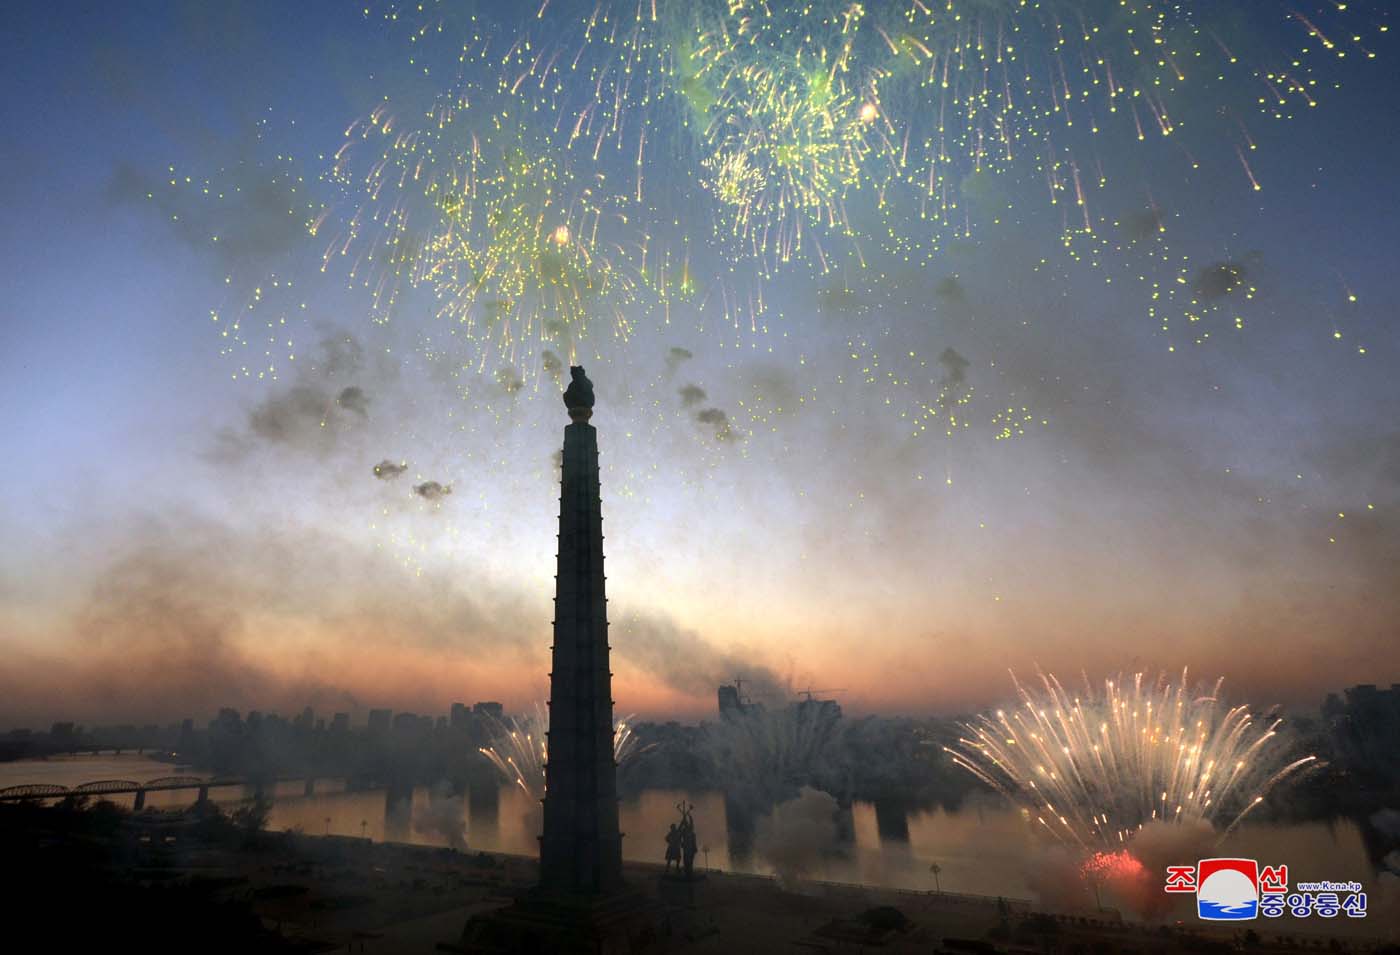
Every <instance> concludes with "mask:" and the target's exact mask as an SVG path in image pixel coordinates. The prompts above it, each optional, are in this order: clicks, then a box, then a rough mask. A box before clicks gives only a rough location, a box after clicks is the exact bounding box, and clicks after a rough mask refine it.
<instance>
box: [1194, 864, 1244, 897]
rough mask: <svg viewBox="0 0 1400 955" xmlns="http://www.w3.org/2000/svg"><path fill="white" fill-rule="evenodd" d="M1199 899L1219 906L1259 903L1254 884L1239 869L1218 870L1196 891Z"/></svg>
mask: <svg viewBox="0 0 1400 955" xmlns="http://www.w3.org/2000/svg"><path fill="white" fill-rule="evenodd" d="M1196 895H1197V897H1198V898H1200V899H1202V900H1204V901H1206V902H1214V903H1215V904H1217V905H1244V904H1246V903H1249V902H1254V901H1257V900H1258V898H1259V896H1258V895H1256V894H1255V891H1254V883H1253V882H1251V881H1250V879H1249V876H1247V875H1245V874H1244V873H1243V872H1241V871H1240V870H1239V869H1217V870H1216V871H1215V872H1212V873H1211V874H1210V875H1209V876H1207V877H1206V880H1205V881H1204V882H1202V883H1201V887H1200V888H1199V889H1197V890H1196Z"/></svg>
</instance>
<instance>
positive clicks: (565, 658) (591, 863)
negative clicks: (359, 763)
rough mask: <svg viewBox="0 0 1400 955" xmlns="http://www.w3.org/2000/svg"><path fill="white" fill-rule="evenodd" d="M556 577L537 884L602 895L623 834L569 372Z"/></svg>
mask: <svg viewBox="0 0 1400 955" xmlns="http://www.w3.org/2000/svg"><path fill="white" fill-rule="evenodd" d="M569 374H570V375H571V376H572V378H573V380H572V381H571V382H570V383H569V387H568V390H566V391H565V392H564V404H565V406H566V407H567V408H568V409H569V419H570V421H571V422H572V423H571V424H570V425H569V426H568V427H567V428H565V429H564V468H563V472H564V475H563V482H562V489H561V493H560V495H559V564H558V574H557V576H556V577H555V596H554V649H553V669H552V670H551V672H550V675H549V742H548V753H549V759H548V762H547V763H546V765H545V795H544V834H543V835H542V836H540V885H541V886H543V887H545V888H547V889H551V890H554V891H558V892H566V893H579V894H586V895H594V894H606V893H609V892H612V891H614V890H616V889H618V888H619V887H620V886H621V885H622V833H621V832H620V831H619V829H618V819H617V764H616V763H615V762H613V713H612V707H613V700H612V672H611V671H610V669H609V665H608V614H607V603H608V602H607V597H606V596H605V592H604V580H605V578H604V576H603V514H602V498H601V490H600V484H599V481H598V433H597V432H596V431H595V430H594V429H593V426H592V425H591V424H589V423H588V421H589V419H590V418H592V417H593V383H592V382H591V381H589V380H588V376H587V375H586V374H585V373H584V370H583V368H581V367H579V366H577V365H576V366H574V367H572V368H570V369H569Z"/></svg>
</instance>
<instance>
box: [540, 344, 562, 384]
mask: <svg viewBox="0 0 1400 955" xmlns="http://www.w3.org/2000/svg"><path fill="white" fill-rule="evenodd" d="M540 363H541V364H542V365H543V366H544V370H545V371H546V372H548V373H549V374H550V375H552V376H553V377H554V380H555V381H558V380H559V376H560V375H561V374H563V371H564V360H563V359H562V358H560V357H559V356H558V355H556V354H554V352H552V351H550V350H549V349H547V348H546V349H545V350H544V352H543V353H541V355H540Z"/></svg>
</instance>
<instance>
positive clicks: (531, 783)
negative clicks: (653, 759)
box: [480, 703, 651, 799]
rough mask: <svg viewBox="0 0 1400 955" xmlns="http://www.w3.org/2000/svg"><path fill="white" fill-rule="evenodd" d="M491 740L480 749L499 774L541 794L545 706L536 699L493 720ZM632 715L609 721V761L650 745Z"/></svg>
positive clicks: (546, 757) (625, 757)
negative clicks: (525, 710)
mask: <svg viewBox="0 0 1400 955" xmlns="http://www.w3.org/2000/svg"><path fill="white" fill-rule="evenodd" d="M493 723H494V725H493V726H492V728H491V737H492V739H491V743H490V744H489V745H487V746H483V747H481V749H480V752H481V755H483V756H485V757H486V758H487V759H488V760H489V761H490V762H491V765H492V766H494V767H496V771H497V772H498V773H500V774H501V778H502V779H504V780H505V781H506V782H507V783H509V784H510V785H512V786H518V787H520V789H521V790H522V791H524V792H526V793H528V794H529V795H530V797H531V798H532V799H543V798H544V790H545V785H544V780H545V765H546V764H547V763H548V762H549V707H548V706H546V705H544V704H543V703H536V704H535V706H534V712H533V713H531V714H530V715H528V716H523V717H516V716H512V717H507V718H506V719H505V720H494V721H493ZM633 725H634V717H633V716H631V715H628V716H622V717H618V718H617V719H616V720H614V721H613V762H615V763H617V765H618V766H622V765H624V764H625V763H628V762H630V761H631V760H633V759H635V758H636V757H638V756H640V755H641V754H642V753H644V752H646V751H647V750H649V749H650V748H651V745H650V744H643V743H642V742H641V741H640V740H639V739H638V738H637V734H636V733H635V732H634V731H633Z"/></svg>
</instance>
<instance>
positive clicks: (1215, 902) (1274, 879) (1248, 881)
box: [1166, 859, 1366, 922]
mask: <svg viewBox="0 0 1400 955" xmlns="http://www.w3.org/2000/svg"><path fill="white" fill-rule="evenodd" d="M1166 891H1168V892H1194V893H1195V894H1196V914H1197V915H1198V916H1200V917H1201V918H1202V919H1206V920H1208V921H1212V922H1227V921H1238V920H1242V919H1253V918H1258V917H1259V916H1260V915H1263V916H1265V917H1266V918H1278V917H1279V916H1281V915H1283V914H1284V913H1285V912H1289V913H1291V914H1292V915H1293V916H1294V917H1295V918H1306V917H1308V916H1310V915H1318V916H1321V917H1322V918H1335V917H1336V916H1337V915H1339V914H1342V913H1345V914H1346V915H1348V916H1351V917H1352V918H1365V917H1366V893H1365V892H1364V891H1363V890H1362V887H1361V884H1360V883H1358V882H1331V881H1326V882H1300V883H1298V885H1297V886H1296V887H1295V889H1294V891H1293V892H1291V893H1290V892H1289V891H1288V866H1286V865H1278V866H1265V867H1263V868H1262V869H1261V868H1260V867H1259V863H1258V862H1256V861H1255V860H1253V859H1201V860H1200V861H1199V862H1197V863H1196V864H1195V865H1169V866H1167V885H1166Z"/></svg>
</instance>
